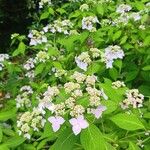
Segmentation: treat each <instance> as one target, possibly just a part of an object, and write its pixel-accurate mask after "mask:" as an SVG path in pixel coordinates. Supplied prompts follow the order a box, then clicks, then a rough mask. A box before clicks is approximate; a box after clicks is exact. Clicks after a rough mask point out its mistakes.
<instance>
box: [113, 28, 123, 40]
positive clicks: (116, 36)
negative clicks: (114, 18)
mask: <svg viewBox="0 0 150 150" xmlns="http://www.w3.org/2000/svg"><path fill="white" fill-rule="evenodd" d="M121 34H122V31H121V30H119V31H117V32H116V33H115V34H114V35H113V41H115V40H117V39H119V37H120V36H121Z"/></svg>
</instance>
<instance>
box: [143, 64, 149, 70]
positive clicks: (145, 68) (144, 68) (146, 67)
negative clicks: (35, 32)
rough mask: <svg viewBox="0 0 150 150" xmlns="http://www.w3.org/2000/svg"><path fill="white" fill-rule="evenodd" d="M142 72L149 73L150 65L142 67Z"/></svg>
mask: <svg viewBox="0 0 150 150" xmlns="http://www.w3.org/2000/svg"><path fill="white" fill-rule="evenodd" d="M142 70H144V71H149V70H150V65H147V66H145V67H143V68H142Z"/></svg>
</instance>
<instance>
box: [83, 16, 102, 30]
mask: <svg viewBox="0 0 150 150" xmlns="http://www.w3.org/2000/svg"><path fill="white" fill-rule="evenodd" d="M96 23H99V21H98V19H97V17H96V16H88V17H83V19H82V29H87V30H89V31H90V32H94V31H96V28H95V27H94V26H93V25H94V24H96Z"/></svg>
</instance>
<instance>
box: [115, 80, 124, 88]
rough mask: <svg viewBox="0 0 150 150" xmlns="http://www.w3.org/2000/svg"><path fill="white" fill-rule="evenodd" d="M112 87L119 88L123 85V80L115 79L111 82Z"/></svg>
mask: <svg viewBox="0 0 150 150" xmlns="http://www.w3.org/2000/svg"><path fill="white" fill-rule="evenodd" d="M112 87H113V88H114V89H118V88H121V87H125V84H124V82H123V81H115V82H113V83H112Z"/></svg>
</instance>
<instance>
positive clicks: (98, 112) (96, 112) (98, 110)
mask: <svg viewBox="0 0 150 150" xmlns="http://www.w3.org/2000/svg"><path fill="white" fill-rule="evenodd" d="M106 109H107V108H106V106H102V105H100V106H98V107H97V108H96V109H91V113H92V114H93V115H94V116H95V118H97V119H99V118H100V117H101V115H102V113H103V111H105V110H106Z"/></svg>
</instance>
